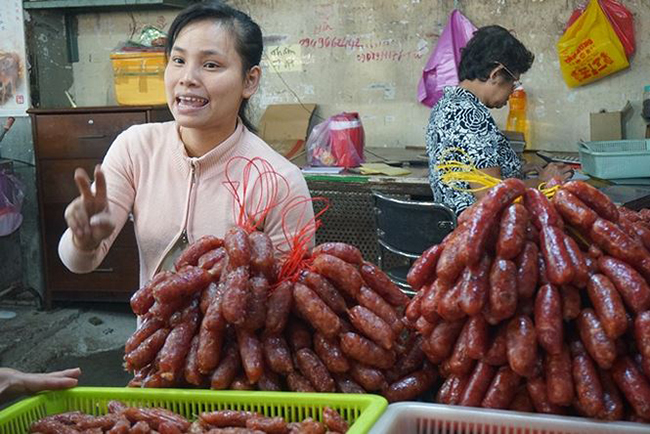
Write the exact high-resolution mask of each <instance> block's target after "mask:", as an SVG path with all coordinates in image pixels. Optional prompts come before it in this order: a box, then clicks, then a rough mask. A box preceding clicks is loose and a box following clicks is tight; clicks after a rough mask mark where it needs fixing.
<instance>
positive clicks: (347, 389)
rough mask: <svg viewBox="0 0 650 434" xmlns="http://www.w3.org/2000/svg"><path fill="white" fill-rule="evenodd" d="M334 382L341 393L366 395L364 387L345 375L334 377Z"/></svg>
mask: <svg viewBox="0 0 650 434" xmlns="http://www.w3.org/2000/svg"><path fill="white" fill-rule="evenodd" d="M377 372H379V371H377ZM380 375H381V373H380ZM334 381H336V388H337V390H338V391H339V392H341V393H366V390H365V389H364V388H363V387H361V386H360V385H358V384H357V383H356V382H355V381H354V380H352V379H351V378H349V377H347V376H345V375H334ZM380 388H381V386H380Z"/></svg>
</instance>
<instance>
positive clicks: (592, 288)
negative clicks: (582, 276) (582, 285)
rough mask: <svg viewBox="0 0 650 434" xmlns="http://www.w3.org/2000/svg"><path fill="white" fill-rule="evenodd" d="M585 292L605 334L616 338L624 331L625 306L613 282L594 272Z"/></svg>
mask: <svg viewBox="0 0 650 434" xmlns="http://www.w3.org/2000/svg"><path fill="white" fill-rule="evenodd" d="M587 292H588V294H589V299H590V300H591V304H592V305H593V307H594V310H595V311H596V316H597V317H598V319H599V320H600V322H601V324H602V325H603V329H605V333H606V334H607V336H608V337H609V338H610V339H616V338H618V337H619V336H621V335H622V334H623V333H625V330H627V318H626V317H625V307H624V306H623V300H621V296H620V295H619V294H618V291H617V290H616V288H615V287H614V284H613V283H612V282H611V281H610V280H609V279H608V278H607V277H606V276H604V275H602V274H594V275H593V276H591V279H590V280H589V284H588V285H587Z"/></svg>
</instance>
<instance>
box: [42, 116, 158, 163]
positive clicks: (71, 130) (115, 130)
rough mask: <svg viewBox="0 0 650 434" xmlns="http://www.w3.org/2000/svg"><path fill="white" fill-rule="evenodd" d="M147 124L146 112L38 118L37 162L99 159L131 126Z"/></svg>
mask: <svg viewBox="0 0 650 434" xmlns="http://www.w3.org/2000/svg"><path fill="white" fill-rule="evenodd" d="M146 121H147V115H146V112H144V111H142V112H124V113H71V114H52V115H38V116H36V118H35V122H36V126H35V129H36V135H37V137H36V148H37V151H38V158H39V159H43V158H98V159H102V158H103V157H104V154H106V150H107V149H108V148H109V146H110V145H111V143H113V140H115V138H116V137H117V136H118V134H120V133H121V132H122V131H124V130H125V129H127V128H128V127H130V126H131V125H137V124H143V123H145V122H146Z"/></svg>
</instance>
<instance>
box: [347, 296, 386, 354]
mask: <svg viewBox="0 0 650 434" xmlns="http://www.w3.org/2000/svg"><path fill="white" fill-rule="evenodd" d="M348 318H349V319H350V322H351V323H352V325H353V326H354V327H355V328H356V329H357V330H359V331H360V332H361V333H362V334H363V335H365V336H366V337H367V338H369V339H370V340H372V341H373V342H375V343H376V344H378V345H380V346H382V347H383V348H385V349H387V350H390V349H392V348H393V344H394V343H395V334H394V333H393V330H392V329H391V328H390V326H389V325H388V324H386V322H384V320H382V319H381V318H379V317H378V316H377V315H375V314H374V313H372V311H370V310H369V309H366V308H365V307H363V306H354V307H353V308H351V309H350V310H349V311H348Z"/></svg>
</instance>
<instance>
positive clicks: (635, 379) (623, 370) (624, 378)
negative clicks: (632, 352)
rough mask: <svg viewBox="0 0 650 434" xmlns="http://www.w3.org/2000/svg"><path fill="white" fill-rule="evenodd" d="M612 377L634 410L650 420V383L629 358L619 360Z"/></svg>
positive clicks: (613, 369) (615, 364) (613, 368)
mask: <svg viewBox="0 0 650 434" xmlns="http://www.w3.org/2000/svg"><path fill="white" fill-rule="evenodd" d="M612 377H614V381H615V382H616V385H617V386H618V387H619V389H620V390H621V392H623V395H625V398H626V399H627V400H628V402H629V403H630V404H631V405H632V408H633V409H634V411H635V412H636V414H638V415H639V416H641V417H642V418H644V419H650V383H648V380H647V378H646V377H645V376H644V375H643V374H642V373H641V372H640V371H639V370H638V368H637V367H636V365H635V364H634V362H633V361H632V360H631V359H630V358H629V357H621V358H619V359H618V360H617V361H616V363H614V366H613V367H612Z"/></svg>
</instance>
